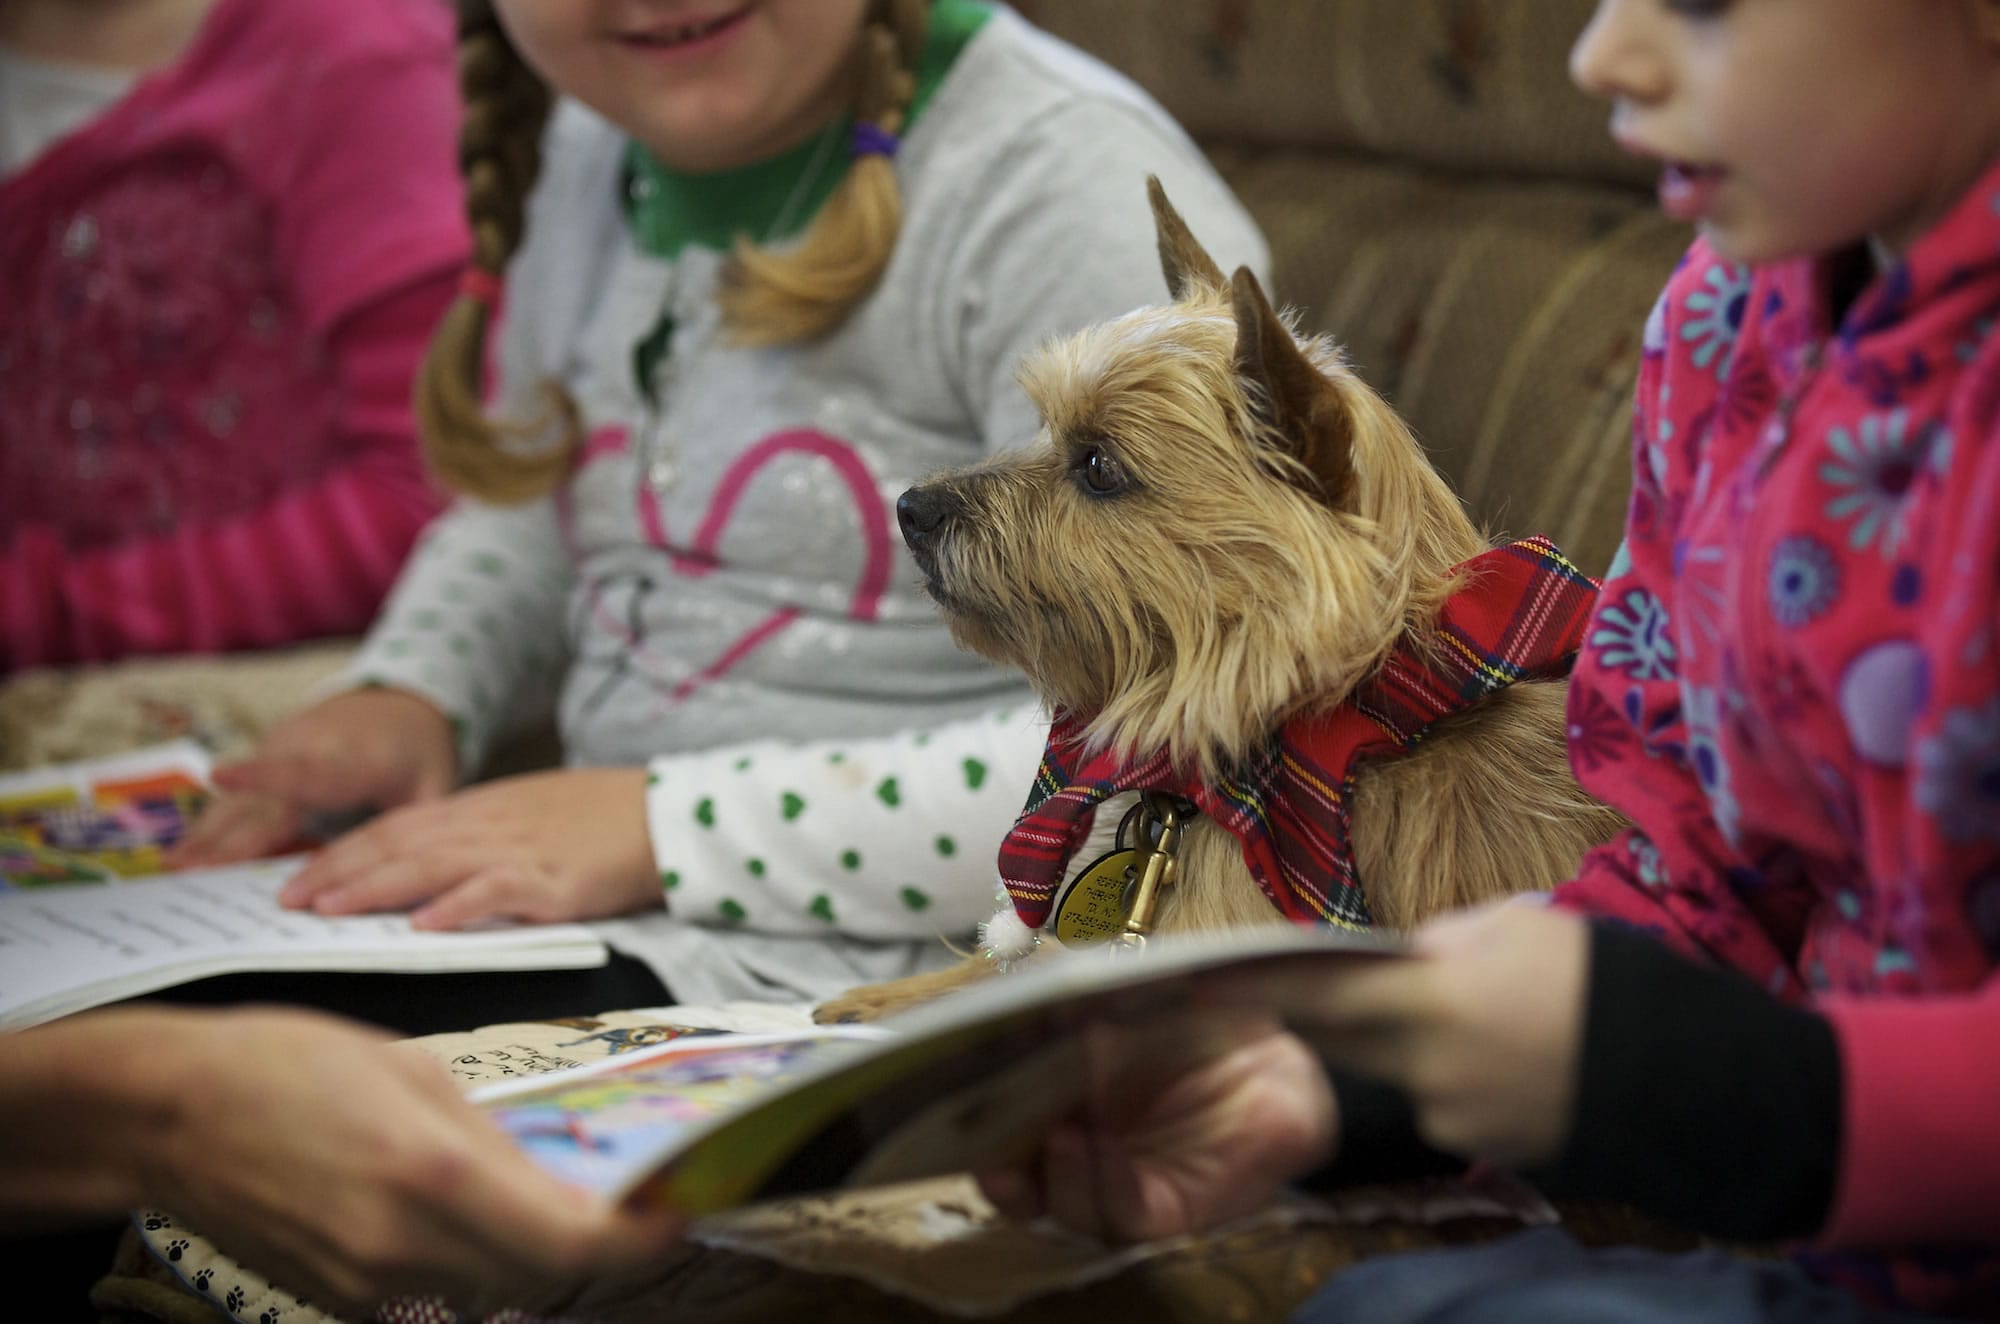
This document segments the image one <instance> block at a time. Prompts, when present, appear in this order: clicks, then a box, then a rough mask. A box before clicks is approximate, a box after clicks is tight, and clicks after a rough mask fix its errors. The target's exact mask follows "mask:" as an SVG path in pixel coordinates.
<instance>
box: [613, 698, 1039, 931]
mask: <svg viewBox="0 0 2000 1324" xmlns="http://www.w3.org/2000/svg"><path fill="white" fill-rule="evenodd" d="M1047 733H1048V721H1047V718H1046V717H1045V716H1044V715H1042V714H1041V713H1039V712H1036V711H1035V710H1034V709H1032V708H1031V707H1025V706H1024V707H1019V708H1016V709H1015V710H1013V711H1007V712H1001V713H988V714H983V715H981V716H979V717H975V718H970V719H967V720H964V721H959V722H953V723H949V724H946V725H943V726H937V727H932V728H930V729H928V730H922V731H908V732H902V733H898V734H896V735H891V736H881V737H874V738H869V739H862V740H828V741H814V742H810V743H806V744H786V743H781V742H777V741H760V742H758V743H756V744H747V745H737V746H732V747H730V748H728V749H725V750H710V751H706V752H703V753H698V754H689V755H678V756H675V757H672V758H662V759H655V760H654V761H653V763H652V766H651V772H652V775H651V777H650V778H649V779H648V785H647V790H646V814H647V822H648V825H649V827H650V829H651V831H652V837H653V853H654V856H655V858H656V860H657V863H658V868H659V873H660V877H661V880H662V886H663V887H664V888H665V889H666V895H667V904H668V907H669V909H670V910H671V911H672V913H673V914H674V916H675V917H676V918H679V919H682V920H686V921H690V922H693V923H698V924H709V925H715V926H719V927H725V928H755V929H760V930H764V931H767V932H774V933H791V934H812V933H834V932H839V933H843V934H847V935H850V936H854V937H861V938H882V939H889V938H933V937H938V936H941V935H943V936H956V935H961V934H966V933H969V932H970V931H971V930H972V928H973V927H974V926H975V925H977V924H978V922H979V921H981V920H983V919H985V918H986V917H987V916H988V915H990V914H991V913H992V910H993V887H994V858H995V856H996V854H997V853H998V851H999V848H1000V839H1001V837H1002V836H1003V835H1005V833H1006V831H1007V829H1008V827H1010V826H1011V825H1012V824H1013V822H1014V818H1015V816H1016V815H1017V814H1018V813H1019V812H1020V808H1021V804H1022V802H1023V801H1024V800H1025V799H1026V798H1027V794H1028V786H1029V783H1030V781H1031V780H1032V779H1033V777H1034V773H1035V767H1036V765H1037V763H1038V762H1039V761H1040V759H1041V753H1042V742H1043V740H1044V738H1045V737H1046V736H1047Z"/></svg>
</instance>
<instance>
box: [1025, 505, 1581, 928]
mask: <svg viewBox="0 0 2000 1324" xmlns="http://www.w3.org/2000/svg"><path fill="white" fill-rule="evenodd" d="M1461 568H1462V569H1464V570H1466V571H1467V572H1469V573H1468V577H1467V578H1468V582H1467V584H1466V586H1465V587H1464V588H1463V589H1461V590H1459V592H1457V593H1455V594H1453V595H1452V596H1451V597H1450V598H1449V599H1447V600H1446V602H1445V605H1444V609H1443V610H1442V611H1441V612H1440V613H1439V614H1438V633H1437V647H1435V648H1434V649H1433V650H1432V652H1433V653H1434V654H1435V656H1434V657H1432V658H1428V659H1426V658H1423V657H1419V656H1418V655H1416V654H1415V653H1414V652H1412V651H1410V650H1409V649H1408V648H1407V647H1406V646H1405V645H1402V644H1399V645H1398V646H1397V647H1396V649H1395V651H1394V652H1392V653H1390V655H1389V659H1388V661H1387V662H1385V663H1383V665H1382V669H1381V671H1379V672H1378V673H1376V675H1375V676H1374V678H1373V679H1371V680H1369V681H1368V682H1367V683H1366V684H1364V685H1363V686H1361V687H1360V688H1359V689H1357V690H1356V691H1355V692H1354V693H1353V694H1352V695H1351V696H1349V698H1348V699H1347V701H1346V702H1345V703H1343V704H1341V705H1340V706H1339V707H1338V708H1335V709H1333V710H1331V711H1330V712H1323V713H1319V714H1316V715H1314V716H1313V717H1311V718H1301V719H1299V720H1297V721H1293V722H1288V723H1286V724H1285V726H1284V727H1282V728H1281V729H1280V730H1279V731H1278V732H1277V733H1276V734H1275V735H1273V736H1272V737H1271V739H1270V740H1269V741H1268V742H1267V743H1266V744H1265V745H1264V746H1263V747H1262V748H1261V749H1259V750H1257V751H1256V752H1255V753H1253V754H1252V755H1251V756H1250V758H1249V759H1248V760H1247V761H1246V762H1245V763H1244V764H1243V765H1242V766H1240V767H1238V768H1236V769H1233V770H1232V771H1231V772H1230V773H1229V774H1228V775H1226V776H1224V777H1223V778H1222V779H1221V780H1219V781H1218V782H1216V783H1215V784H1214V785H1212V786H1211V785H1208V784H1206V783H1204V782H1202V781H1200V780H1198V779H1197V778H1195V777H1194V776H1192V775H1190V774H1188V773H1185V772H1182V771H1179V770H1177V769H1175V768H1174V767H1173V766H1172V765H1171V764H1170V763H1169V762H1168V759H1167V753H1166V751H1165V750H1162V751H1160V752H1159V753H1158V754H1155V755H1154V756H1153V757H1152V758H1150V759H1148V760H1147V761H1146V762H1144V763H1142V764H1140V765H1138V766H1137V767H1127V766H1125V764H1124V763H1122V762H1121V761H1120V759H1119V757H1118V755H1117V754H1116V753H1114V752H1112V751H1109V750H1107V751H1104V752H1102V753H1099V754H1096V755H1094V756H1086V755H1085V754H1084V752H1083V749H1082V736H1083V728H1084V727H1085V725H1086V722H1085V720H1084V719H1082V718H1080V717H1078V716H1077V715H1075V714H1073V713H1069V712H1065V711H1060V710H1059V711H1058V712H1057V713H1056V720H1055V725H1054V726H1053V727H1052V728H1051V729H1050V731H1049V743H1048V748H1047V750H1046V751H1045V752H1044V753H1043V755H1042V766H1041V770H1040V771H1039V772H1038V773H1037V774H1036V776H1035V786H1034V790H1033V791H1032V792H1031V793H1030V795H1029V797H1028V805H1027V808H1025V809H1024V810H1022V811H1021V816H1020V818H1019V819H1017V820H1016V821H1015V823H1014V827H1013V829H1012V830H1011V831H1009V832H1008V834H1007V839H1006V840H1005V841H1004V842H1002V843H1001V845H1000V880H1001V882H1002V883H1003V884H1005V886H1006V888H1007V894H1008V896H1009V897H1010V898H1012V900H1013V902H1014V910H1015V913H1016V914H1018V915H1019V916H1020V917H1021V920H1022V922H1023V923H1025V924H1026V925H1027V926H1028V927H1029V928H1031V929H1039V928H1040V927H1041V926H1042V924H1043V923H1044V921H1046V920H1047V919H1048V916H1049V910H1050V908H1051V906H1052V905H1053V904H1054V901H1055V896H1056V893H1057V892H1058V891H1059V890H1060V889H1061V886H1062V881H1063V871H1064V869H1065V867H1066V866H1067V865H1068V864H1069V859H1070V856H1071V855H1073V854H1074V853H1075V852H1076V848H1077V846H1078V845H1079V844H1081V842H1082V841H1083V838H1084V836H1085V834H1087V833H1088V832H1089V831H1090V820H1091V817H1092V815H1093V813H1094V812H1095V810H1096V808H1097V806H1098V805H1099V804H1101V803H1103V801H1104V800H1105V799H1106V797H1108V796H1111V795H1115V794H1117V793H1118V792H1120V791H1171V792H1173V793H1175V794H1177V795H1180V796H1181V797H1183V798H1185V799H1187V800H1190V801H1192V802H1193V803H1194V805H1195V807H1196V808H1198V809H1199V810H1200V811H1201V812H1202V813H1204V814H1207V815H1208V816H1209V817H1210V818H1213V819H1214V820H1215V821H1216V822H1218V823H1220V824H1222V826H1224V827H1226V828H1228V829H1229V830H1230V831H1231V832H1232V833H1234V834H1235V835H1236V836H1237V838H1238V839H1239V840H1241V842H1242V843H1243V861H1244V863H1245V864H1247V865H1248V866H1249V867H1250V873H1251V875H1252V876H1253V877H1255V878H1256V880H1257V885H1258V886H1259V887H1261V888H1262V889H1263V890H1264V895H1265V896H1267V897H1269V898H1270V899H1271V904H1272V905H1274V906H1276V907H1277V908H1278V909H1279V910H1280V911H1282V912H1283V913H1284V915H1285V917H1286V918H1287V919H1289V920H1291V921H1293V922H1294V923H1297V924H1336V925H1340V926H1342V927H1344V928H1366V927H1368V924H1369V917H1368V901H1367V898H1366V897H1365V896H1364V895H1363V893H1362V891H1361V882H1360V879H1359V878H1358V877H1357V876H1356V874H1355V868H1354V853H1353V851H1352V849H1351V848H1350V846H1349V835H1348V833H1349V828H1348V813H1349V798H1350V793H1351V791H1352V789H1353V785H1354V773H1355V769H1356V767H1357V766H1358V765H1359V764H1360V763H1361V761H1362V760H1363V759H1370V758H1385V757H1390V756H1393V755H1396V754H1400V753H1403V752H1404V751H1406V750H1408V749H1410V748H1411V747H1412V746H1414V745H1415V744H1416V743H1417V742H1418V741H1419V740H1421V739H1422V738H1423V735H1424V732H1425V731H1427V730H1428V729H1429V728H1430V726H1431V724H1432V723H1433V722H1436V721H1437V720H1438V719H1439V718H1441V717H1446V716H1449V715H1450V714H1452V713H1455V712H1458V711H1460V710H1462V709H1465V708H1468V707H1470V706H1472V705H1473V704H1475V703H1478V702H1479V701H1480V700H1481V699H1483V698H1485V697H1486V696H1487V695H1489V694H1492V693H1493V692H1494V691H1496V690H1498V689H1500V688H1502V687H1503V686H1506V685H1511V684H1512V683H1514V682H1515V681H1517V680H1528V679H1541V678H1545V677H1550V676H1562V675H1567V674H1568V672H1569V668H1570V664H1571V662H1573V661H1574V660H1575V658H1576V653H1577V650H1578V648H1580V647H1581V646H1582V643H1583V631H1584V626H1585V624H1586V623H1587V622H1588V621H1589V619H1590V612H1591V608H1592V606H1593V605H1594V603H1595V601H1596V598H1597V581H1596V580H1594V579H1592V578H1590V577H1589V576H1588V575H1585V574H1584V573H1583V572H1582V571H1580V570H1578V569H1577V568H1576V567H1575V566H1574V565H1571V564H1570V562H1569V561H1568V560H1567V559H1566V558H1565V557H1564V556H1563V554H1562V553H1561V552H1559V551H1557V550H1556V547H1555V544H1554V543H1551V542H1550V541H1549V540H1548V539H1546V538H1539V537H1538V538H1528V539H1525V540H1524V541H1521V542H1517V543H1511V544H1509V545H1508V546H1505V547H1499V548H1495V549H1494V550H1492V551H1490V552H1486V553H1483V554H1482V555H1480V556H1476V557H1474V558H1473V559H1472V560H1470V561H1468V562H1466V563H1465V565H1464V566H1463V567H1461Z"/></svg>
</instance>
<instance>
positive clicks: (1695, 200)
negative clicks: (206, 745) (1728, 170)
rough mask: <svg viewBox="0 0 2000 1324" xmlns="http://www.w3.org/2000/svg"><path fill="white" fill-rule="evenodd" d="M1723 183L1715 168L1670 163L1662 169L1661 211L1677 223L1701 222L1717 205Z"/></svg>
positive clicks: (1719, 171) (1687, 163)
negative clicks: (1718, 192) (1717, 191)
mask: <svg viewBox="0 0 2000 1324" xmlns="http://www.w3.org/2000/svg"><path fill="white" fill-rule="evenodd" d="M1722 180H1723V172H1722V171H1721V170H1720V169H1719V168H1717V167H1715V166H1698V165H1693V164H1691V163H1689V162H1686V161H1668V162H1667V163H1666V164H1665V165H1664V166H1663V167H1662V168H1661V170H1660V210H1661V211H1664V212H1665V213H1666V214H1667V215H1668V216H1671V217H1672V218H1673V219H1675V220H1677V221H1698V220H1700V219H1701V218H1702V217H1703V216H1706V215H1707V214H1708V212H1709V209H1710V208H1711V207H1712V206H1713V205H1714V202H1715V193H1716V190H1717V189H1719V188H1720V187H1721V186H1722Z"/></svg>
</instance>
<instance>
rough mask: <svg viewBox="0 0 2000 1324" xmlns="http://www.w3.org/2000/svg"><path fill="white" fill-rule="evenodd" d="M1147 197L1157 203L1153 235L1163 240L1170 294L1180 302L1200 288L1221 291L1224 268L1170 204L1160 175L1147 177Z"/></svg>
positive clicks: (1163, 267) (1162, 262) (1164, 270)
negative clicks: (1217, 263) (1210, 254)
mask: <svg viewBox="0 0 2000 1324" xmlns="http://www.w3.org/2000/svg"><path fill="white" fill-rule="evenodd" d="M1146 197H1147V199H1148V200H1150V201H1151V202H1152V204H1153V232H1154V233H1155V234H1156V235H1158V236H1159V240H1160V271H1161V272H1162V273H1163V274H1164V275H1165V276H1166V278H1167V293H1168V294H1170V295H1172V296H1173V298H1174V300H1175V301H1176V302H1178V301H1179V300H1181V299H1185V298H1186V297H1187V296H1188V294H1189V293H1190V292H1192V291H1194V290H1196V289H1200V288H1204V287H1205V288H1207V289H1211V290H1219V289H1221V288H1222V285H1223V280H1222V268H1221V267H1218V266H1216V265H1215V259H1214V258H1212V257H1210V256H1209V255H1208V250H1207V249H1205V248H1203V247H1202V246H1201V244H1200V243H1198V242H1197V241H1196V239H1195V237H1194V233H1193V232H1192V231H1190V230H1189V229H1188V227H1187V222H1186V221H1184V220H1182V219H1181V214H1180V213H1179V212H1177V211H1175V210H1174V204H1173V203H1171V202H1168V201H1167V191H1166V190H1165V189H1163V188H1161V187H1160V177H1159V176H1158V175H1148V176H1146Z"/></svg>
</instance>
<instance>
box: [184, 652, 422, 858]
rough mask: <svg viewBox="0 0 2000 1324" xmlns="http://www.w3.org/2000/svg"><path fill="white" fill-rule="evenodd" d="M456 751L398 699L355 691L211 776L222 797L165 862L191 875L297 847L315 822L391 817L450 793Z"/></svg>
mask: <svg viewBox="0 0 2000 1324" xmlns="http://www.w3.org/2000/svg"><path fill="white" fill-rule="evenodd" d="M457 763H458V752H457V749H456V746H455V744H454V742H453V739H452V732H451V724H450V723H449V722H448V721H446V720H445V716H444V714H443V713H441V712H439V711H438V710H437V708H436V707H434V706H433V705H432V704H431V703H429V702H428V701H427V700H424V699H420V698H418V697H417V696H416V695H414V694H410V693H407V692H405V691H402V690H386V689H369V690H352V691H349V692H348V693H345V694H337V695H335V696H334V697H333V698H331V699H328V700H326V701H325V702H324V703H319V704H315V705H314V706H313V707H311V708H308V709H306V710H305V711H304V712H301V713H298V714H295V715H294V716H292V717H289V718H287V719H285V720H284V721H282V722H280V723H278V724H277V725H276V726H274V727H272V728H271V729H270V730H269V731H268V732H266V733H265V735H264V738H263V739H262V740H261V741H259V742H258V744H257V749H256V751H255V752H254V753H252V754H251V755H250V757H249V758H247V759H244V760H243V761H241V762H239V763H231V764H225V765H223V766H222V767H220V768H217V769H216V770H215V784H216V785H217V786H218V787H220V788H221V790H222V792H223V794H221V795H220V796H218V797H217V798H216V800H215V802H214V803H213V804H211V805H209V807H208V809H207V810H206V811H205V812H204V813H203V814H202V815H201V817H200V818H198V819H196V820H195V823H194V825H193V827H191V828H190V829H189V830H188V834H187V836H186V838H185V839H183V840H182V841H181V842H180V843H179V844H178V845H176V846H175V847H174V849H173V850H172V851H170V852H169V853H168V855H167V860H166V863H167V867H168V868H172V869H189V868H197V867H201V866H204V865H215V864H228V863H232V862H234V861H237V860H249V859H256V858H258V857H259V856H265V855H274V854H277V853H278V852H280V851H282V850H285V849H286V848H288V847H291V846H293V845H296V844H297V843H298V841H299V838H300V834H301V832H302V831H303V829H304V826H305V822H306V819H307V818H308V816H310V815H313V814H339V813H349V812H352V811H355V810H359V809H369V808H379V809H389V808H394V807H395V806H398V805H405V804H411V803H414V802H416V801H421V800H427V799H432V798H435V797H437V796H440V795H443V794H444V793H445V792H446V791H448V790H450V789H451V787H452V783H453V781H454V780H455V778H456V775H457Z"/></svg>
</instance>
